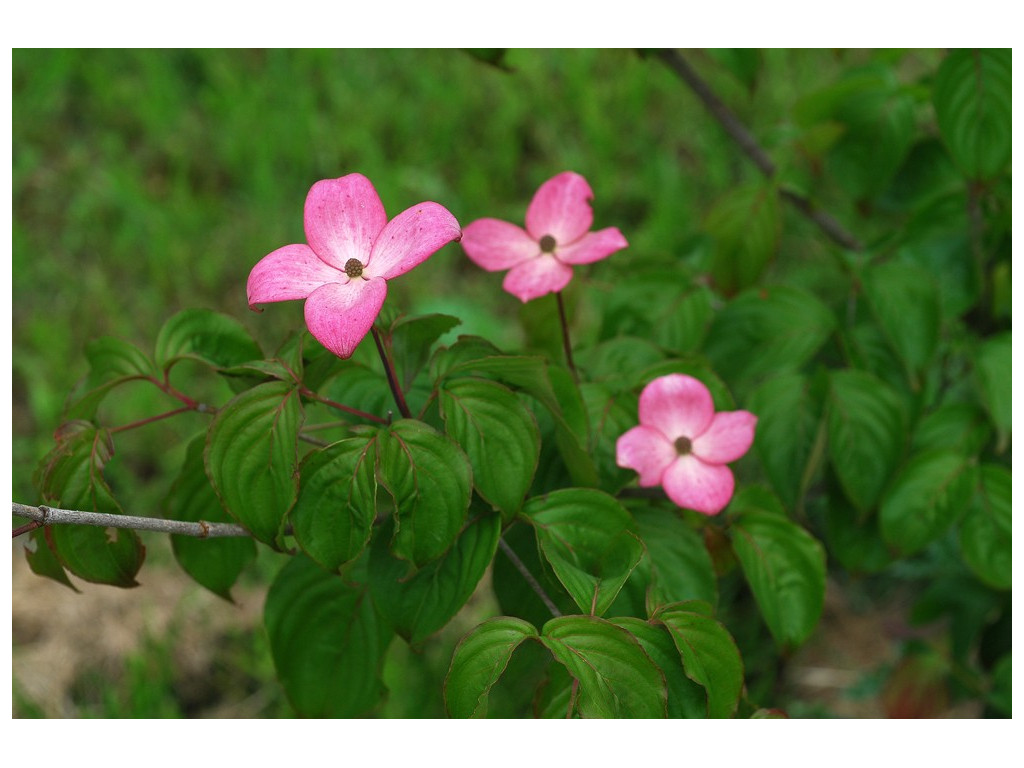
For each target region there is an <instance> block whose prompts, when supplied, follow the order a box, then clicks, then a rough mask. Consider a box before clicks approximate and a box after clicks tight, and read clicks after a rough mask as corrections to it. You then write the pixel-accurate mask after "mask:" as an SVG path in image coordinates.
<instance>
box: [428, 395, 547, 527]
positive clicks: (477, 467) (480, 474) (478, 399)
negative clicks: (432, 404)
mask: <svg viewBox="0 0 1024 768" xmlns="http://www.w3.org/2000/svg"><path fill="white" fill-rule="evenodd" d="M438 398H439V400H440V404H441V417H442V418H443V419H444V426H445V431H446V432H447V433H448V434H449V435H450V436H451V437H452V438H453V439H454V440H455V441H456V442H457V443H458V444H459V445H460V446H461V447H462V450H464V451H465V452H466V456H467V457H468V458H469V463H470V465H471V466H472V467H473V485H474V487H475V488H476V491H477V493H479V494H480V496H482V497H483V498H484V499H485V500H486V501H487V502H488V503H490V504H491V505H492V506H493V507H494V508H495V509H499V510H501V513H502V516H503V517H504V518H505V519H506V520H511V519H512V517H514V516H515V514H516V512H518V511H519V508H520V507H521V506H522V504H523V499H525V498H526V493H527V491H529V489H530V484H531V483H532V482H533V474H534V472H536V471H537V460H538V459H539V457H540V432H539V430H538V429H537V420H536V419H535V418H534V416H533V414H532V413H530V411H529V410H528V409H527V408H526V406H524V405H523V404H522V403H521V402H519V399H518V398H517V397H516V396H515V395H514V394H513V393H512V392H511V391H510V390H508V389H507V388H505V387H503V386H502V385H501V384H498V383H497V382H494V381H488V380H486V379H478V378H450V379H447V380H446V381H445V382H444V384H443V385H442V386H441V388H440V389H439V391H438Z"/></svg>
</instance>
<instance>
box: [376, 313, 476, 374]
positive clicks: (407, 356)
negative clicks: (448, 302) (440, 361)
mask: <svg viewBox="0 0 1024 768" xmlns="http://www.w3.org/2000/svg"><path fill="white" fill-rule="evenodd" d="M460 322H461V321H460V320H459V318H457V317H452V316H451V315H423V316H420V317H402V318H400V319H399V320H398V321H397V322H396V323H395V324H394V325H393V326H392V327H391V349H392V352H393V353H394V356H395V366H396V367H397V369H398V371H399V375H400V376H401V377H402V389H403V390H407V389H409V388H410V387H411V386H412V382H413V380H414V379H415V378H416V374H418V373H419V372H420V370H422V368H423V366H424V365H425V364H426V362H427V360H429V359H430V348H431V345H433V344H434V342H436V341H437V340H438V339H439V338H441V337H442V336H443V335H444V334H446V333H448V331H450V330H451V329H452V328H454V327H455V326H457V325H458V324H459V323H460Z"/></svg>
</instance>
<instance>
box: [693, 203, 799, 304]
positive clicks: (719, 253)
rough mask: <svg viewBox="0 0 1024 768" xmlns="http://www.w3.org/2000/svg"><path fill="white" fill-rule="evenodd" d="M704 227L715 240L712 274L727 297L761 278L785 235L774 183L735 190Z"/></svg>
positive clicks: (716, 205) (710, 214) (708, 218)
mask: <svg viewBox="0 0 1024 768" xmlns="http://www.w3.org/2000/svg"><path fill="white" fill-rule="evenodd" d="M704 228H705V229H706V230H707V232H708V234H709V235H711V237H712V239H713V240H714V250H713V253H712V257H711V275H712V277H713V278H714V281H715V285H716V286H717V287H718V288H719V290H721V291H722V292H723V293H725V294H726V295H732V294H734V293H736V292H737V291H740V290H743V289H744V288H747V287H749V286H751V285H753V284H754V283H755V282H757V279H758V277H760V275H761V272H762V271H763V270H764V268H765V266H766V265H767V264H768V262H769V261H770V260H771V258H772V257H773V256H774V255H775V252H776V251H777V250H778V247H779V238H780V236H781V233H782V213H781V209H780V206H779V195H778V191H777V190H776V188H775V185H774V184H772V183H757V184H749V185H744V186H739V187H735V188H733V189H732V190H730V191H729V192H727V193H726V194H725V195H724V196H723V197H722V198H721V199H719V200H718V202H716V203H715V205H714V207H713V208H712V209H711V211H710V212H709V213H708V216H707V220H706V221H705V222H704Z"/></svg>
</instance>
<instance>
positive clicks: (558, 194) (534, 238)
mask: <svg viewBox="0 0 1024 768" xmlns="http://www.w3.org/2000/svg"><path fill="white" fill-rule="evenodd" d="M593 197H594V193H593V192H591V191H590V185H589V184H587V180H586V179H584V178H583V177H582V176H580V175H579V174H578V173H573V172H572V171H565V172H564V173H560V174H558V175H557V176H555V177H554V178H553V179H549V180H548V181H545V182H544V183H543V184H541V186H540V189H538V190H537V194H535V195H534V196H533V200H531V201H530V206H529V207H528V208H527V209H526V229H525V230H524V229H523V228H522V227H519V226H516V225H515V224H511V223H509V222H507V221H501V220H500V219H477V220H476V221H474V222H473V223H471V224H469V225H468V226H467V227H466V228H465V230H464V231H463V233H462V247H463V248H464V249H465V251H466V255H467V256H469V258H470V259H472V260H473V261H474V262H476V263H477V264H478V265H479V266H481V267H483V268H484V269H486V270H487V271H489V272H497V271H500V270H503V269H507V270H509V273H508V274H507V275H505V281H504V282H503V283H502V285H503V286H504V288H505V290H506V291H508V292H509V293H511V294H512V295H513V296H516V297H517V298H519V299H520V300H521V301H524V302H526V301H529V300H530V299H535V298H537V297H538V296H543V295H544V294H547V293H557V292H558V291H561V290H562V289H563V288H565V286H566V285H567V284H568V283H569V281H570V280H571V279H572V266H571V265H573V264H589V263H591V262H594V261H599V260H601V259H603V258H605V257H607V256H610V255H611V254H613V253H615V251H618V250H620V249H622V248H625V247H626V246H627V245H628V243H627V242H626V238H624V237H623V236H622V233H621V232H619V230H618V229H616V228H615V227H608V228H607V229H601V230H598V231H597V232H591V231H590V226H591V224H593V223H594V211H593V210H592V209H591V207H590V200H592V199H593Z"/></svg>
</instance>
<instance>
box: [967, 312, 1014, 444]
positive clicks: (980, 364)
mask: <svg viewBox="0 0 1024 768" xmlns="http://www.w3.org/2000/svg"><path fill="white" fill-rule="evenodd" d="M1010 339H1011V334H1010V332H1009V331H1007V332H1006V333H1001V334H998V335H996V336H992V337H990V338H988V339H986V340H985V341H983V342H982V343H981V344H980V345H979V346H978V348H977V352H976V353H975V357H974V374H975V377H976V380H977V382H978V388H979V389H980V390H981V392H980V394H981V402H982V404H984V406H985V409H986V410H987V411H988V413H989V416H991V417H992V423H993V424H994V425H995V427H996V429H997V430H999V432H1000V434H1001V435H1008V434H1009V433H1010V429H1011V427H1012V426H1013V424H1012V420H1011V415H1012V409H1011V401H1012V390H1011V386H1010V384H1011V378H1012V376H1011V374H1012V365H1011V363H1012V354H1011V351H1012V345H1011V343H1010Z"/></svg>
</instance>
